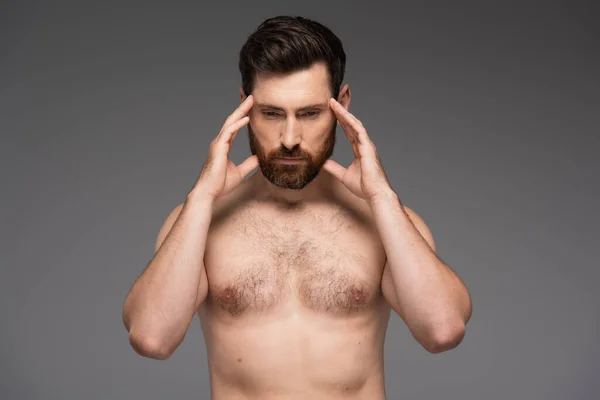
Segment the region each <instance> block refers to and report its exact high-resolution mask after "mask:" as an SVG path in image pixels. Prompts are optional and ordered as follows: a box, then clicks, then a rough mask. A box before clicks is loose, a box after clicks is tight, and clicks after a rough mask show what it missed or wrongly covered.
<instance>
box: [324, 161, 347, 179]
mask: <svg viewBox="0 0 600 400" xmlns="http://www.w3.org/2000/svg"><path fill="white" fill-rule="evenodd" d="M323 169H324V170H325V171H327V172H329V173H330V174H331V175H333V176H335V177H336V178H337V179H339V180H340V181H341V180H342V178H343V177H344V174H345V173H346V168H344V167H342V166H341V165H340V164H338V163H337V162H335V161H333V160H327V161H325V163H324V164H323Z"/></svg>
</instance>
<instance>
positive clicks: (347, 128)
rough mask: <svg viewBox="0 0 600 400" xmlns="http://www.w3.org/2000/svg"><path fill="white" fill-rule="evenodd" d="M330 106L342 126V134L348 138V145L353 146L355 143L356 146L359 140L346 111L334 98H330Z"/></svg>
mask: <svg viewBox="0 0 600 400" xmlns="http://www.w3.org/2000/svg"><path fill="white" fill-rule="evenodd" d="M330 105H331V109H332V110H333V112H334V113H335V115H336V117H337V119H338V122H339V123H340V125H342V128H344V132H346V136H347V137H348V140H349V141H350V143H352V144H353V145H354V144H355V143H356V144H358V143H359V138H358V135H357V133H356V130H355V129H354V127H353V126H352V120H351V119H350V118H349V116H348V114H349V113H348V111H346V109H345V108H344V107H343V106H342V105H341V104H340V103H338V102H337V101H336V100H335V99H334V98H331V101H330Z"/></svg>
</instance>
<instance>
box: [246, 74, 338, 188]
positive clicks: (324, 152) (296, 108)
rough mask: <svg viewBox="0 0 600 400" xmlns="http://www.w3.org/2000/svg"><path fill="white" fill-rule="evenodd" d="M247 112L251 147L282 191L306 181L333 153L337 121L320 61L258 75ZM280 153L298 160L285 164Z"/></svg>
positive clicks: (301, 186) (264, 169)
mask: <svg viewBox="0 0 600 400" xmlns="http://www.w3.org/2000/svg"><path fill="white" fill-rule="evenodd" d="M252 94H253V96H254V105H253V106H252V109H251V110H250V113H249V116H250V123H249V124H248V136H249V142H250V150H251V151H252V154H253V155H256V156H257V157H258V162H259V167H260V170H261V172H262V173H263V175H264V176H265V178H267V180H269V181H270V182H271V183H272V184H273V185H275V186H278V187H280V188H283V189H292V190H299V189H302V188H304V187H305V186H306V185H307V184H309V183H310V182H311V181H312V180H313V179H314V178H315V177H316V176H317V175H318V173H319V171H320V170H321V167H322V166H323V164H324V163H325V161H327V159H328V158H329V157H331V155H332V154H333V148H334V145H335V132H336V119H335V115H334V113H333V111H332V110H331V108H330V107H329V105H328V101H329V98H330V97H331V89H330V86H329V78H328V73H327V69H326V67H325V65H324V64H320V63H319V64H314V65H313V66H312V67H311V68H309V69H307V70H304V71H298V72H294V73H291V74H285V75H281V74H279V75H267V76H265V75H261V76H259V77H257V79H256V82H255V85H254V90H253V93H252ZM282 157H290V158H298V159H299V160H298V161H294V162H293V163H289V162H287V163H286V161H285V160H282V159H281V158H282Z"/></svg>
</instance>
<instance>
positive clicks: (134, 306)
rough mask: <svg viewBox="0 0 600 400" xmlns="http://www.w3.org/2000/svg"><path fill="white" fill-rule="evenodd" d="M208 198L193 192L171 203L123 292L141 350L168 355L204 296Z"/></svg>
mask: <svg viewBox="0 0 600 400" xmlns="http://www.w3.org/2000/svg"><path fill="white" fill-rule="evenodd" d="M212 204H213V200H212V199H211V198H208V197H203V196H198V195H197V194H196V197H194V194H193V192H192V193H191V194H190V195H188V197H187V200H186V201H185V202H184V203H182V204H179V205H178V206H177V207H175V209H174V210H173V211H172V212H171V213H170V214H169V216H168V217H167V219H166V221H165V223H164V224H163V226H162V227H161V229H160V232H159V234H158V237H157V240H156V245H155V254H154V257H153V258H152V260H151V261H150V263H149V264H148V266H147V267H146V269H145V270H144V272H143V273H142V274H141V275H140V276H139V278H138V279H137V280H136V281H135V283H134V284H133V287H132V288H131V290H130V292H129V294H128V295H127V298H126V300H125V303H124V306H123V323H124V325H125V327H126V328H127V331H128V332H129V340H130V343H131V345H132V347H133V348H134V349H135V350H136V352H138V353H139V354H141V355H143V356H146V357H150V358H155V359H166V358H168V357H170V355H171V354H172V353H173V352H174V351H175V349H176V348H177V347H178V346H179V345H180V344H181V343H182V342H183V339H184V337H185V334H186V332H187V330H188V328H189V325H190V323H191V321H192V319H193V317H194V314H195V312H196V310H197V309H198V307H199V306H200V304H201V303H202V301H204V299H205V298H206V295H207V291H208V283H207V279H206V270H205V267H204V249H205V244H206V237H207V232H208V228H209V225H210V221H211V217H212Z"/></svg>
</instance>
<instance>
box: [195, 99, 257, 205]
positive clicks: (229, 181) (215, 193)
mask: <svg viewBox="0 0 600 400" xmlns="http://www.w3.org/2000/svg"><path fill="white" fill-rule="evenodd" d="M253 102H254V98H253V97H252V95H250V96H248V97H247V98H246V99H245V100H244V101H243V102H242V103H241V104H240V105H239V107H238V108H237V109H236V110H235V111H234V112H233V113H232V114H231V115H229V117H228V118H227V120H225V123H224V124H223V127H222V128H221V131H220V132H219V134H218V135H217V137H215V139H214V140H213V141H212V142H211V144H210V148H209V152H208V157H207V159H206V162H205V163H204V166H203V167H202V171H201V172H200V176H199V178H198V181H197V182H196V184H195V185H194V188H193V189H192V192H199V193H202V195H208V196H210V197H211V198H212V199H216V198H217V197H220V196H225V195H226V194H228V193H229V192H231V191H232V190H233V189H235V188H236V187H237V186H238V185H239V184H240V183H241V182H242V180H243V179H244V178H245V177H246V176H247V175H248V174H249V173H250V172H252V171H253V170H254V169H256V167H258V158H257V157H256V155H252V156H250V157H248V158H247V159H246V160H244V161H243V162H242V163H241V164H240V165H238V166H236V165H235V164H234V163H233V162H232V161H231V160H230V159H229V151H230V150H231V145H232V143H233V141H234V140H235V138H236V136H237V133H238V131H239V130H240V128H242V127H243V126H245V125H247V124H248V122H249V121H250V118H249V117H248V115H247V114H248V112H249V111H250V109H251V108H252V104H253Z"/></svg>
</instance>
